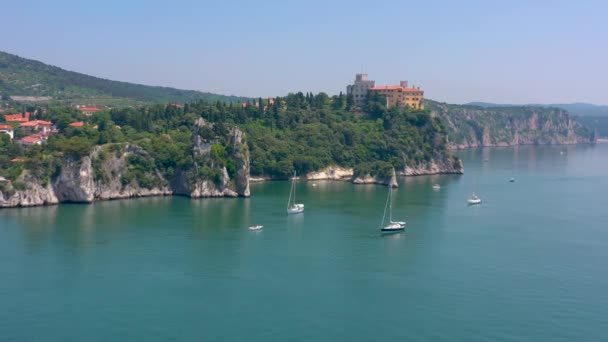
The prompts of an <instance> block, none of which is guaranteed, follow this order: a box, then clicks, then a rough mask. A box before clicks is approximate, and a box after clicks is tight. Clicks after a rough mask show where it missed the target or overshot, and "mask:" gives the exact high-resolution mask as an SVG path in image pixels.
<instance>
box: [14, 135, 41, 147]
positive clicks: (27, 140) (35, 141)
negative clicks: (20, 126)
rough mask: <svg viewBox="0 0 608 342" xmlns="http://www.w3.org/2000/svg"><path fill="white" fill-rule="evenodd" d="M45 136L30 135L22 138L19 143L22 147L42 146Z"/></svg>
mask: <svg viewBox="0 0 608 342" xmlns="http://www.w3.org/2000/svg"><path fill="white" fill-rule="evenodd" d="M46 140H47V136H46V135H44V134H40V133H38V134H32V135H28V136H27V137H24V138H22V139H21V140H20V141H19V142H20V143H21V145H23V146H34V145H42V143H44V142H46Z"/></svg>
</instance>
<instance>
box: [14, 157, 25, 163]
mask: <svg viewBox="0 0 608 342" xmlns="http://www.w3.org/2000/svg"><path fill="white" fill-rule="evenodd" d="M23 162H25V158H21V157H17V158H14V159H11V163H23Z"/></svg>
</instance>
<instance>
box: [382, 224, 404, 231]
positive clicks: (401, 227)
mask: <svg viewBox="0 0 608 342" xmlns="http://www.w3.org/2000/svg"><path fill="white" fill-rule="evenodd" d="M404 229H405V225H401V224H398V223H391V224H389V225H386V226H384V227H383V228H382V229H380V230H381V231H382V232H383V233H390V232H400V231H402V230H404Z"/></svg>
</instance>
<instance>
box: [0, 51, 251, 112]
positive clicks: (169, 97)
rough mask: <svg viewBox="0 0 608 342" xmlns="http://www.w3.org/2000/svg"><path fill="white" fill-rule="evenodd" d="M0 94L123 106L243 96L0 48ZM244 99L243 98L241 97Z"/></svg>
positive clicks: (238, 99) (221, 99)
mask: <svg viewBox="0 0 608 342" xmlns="http://www.w3.org/2000/svg"><path fill="white" fill-rule="evenodd" d="M0 96H1V97H2V98H3V99H8V98H9V97H15V96H16V97H17V98H18V99H19V98H20V97H24V96H35V97H52V100H57V101H61V102H65V103H70V102H75V103H96V104H104V105H125V104H133V103H154V102H163V103H167V102H179V103H186V102H191V101H196V100H201V99H204V100H207V101H224V102H230V101H241V100H243V99H244V98H241V97H237V96H224V95H218V94H212V93H206V92H200V91H195V90H181V89H175V88H168V87H155V86H147V85H141V84H135V83H128V82H119V81H111V80H107V79H103V78H98V77H93V76H89V75H84V74H81V73H78V72H74V71H68V70H64V69H62V68H59V67H56V66H52V65H47V64H44V63H42V62H38V61H34V60H30V59H26V58H22V57H19V56H16V55H12V54H9V53H6V52H2V51H0ZM245 100H246V99H245Z"/></svg>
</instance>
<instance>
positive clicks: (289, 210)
mask: <svg viewBox="0 0 608 342" xmlns="http://www.w3.org/2000/svg"><path fill="white" fill-rule="evenodd" d="M303 211H304V204H295V205H293V206H291V207H289V208H287V213H288V214H297V213H301V212H303Z"/></svg>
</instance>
